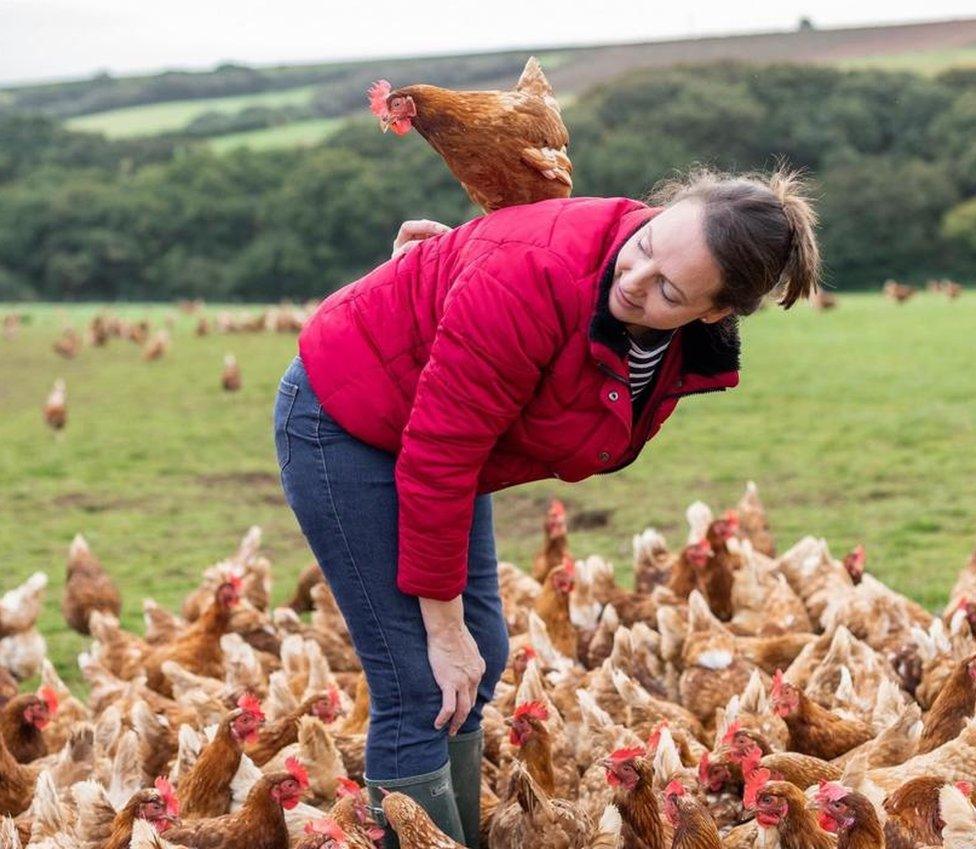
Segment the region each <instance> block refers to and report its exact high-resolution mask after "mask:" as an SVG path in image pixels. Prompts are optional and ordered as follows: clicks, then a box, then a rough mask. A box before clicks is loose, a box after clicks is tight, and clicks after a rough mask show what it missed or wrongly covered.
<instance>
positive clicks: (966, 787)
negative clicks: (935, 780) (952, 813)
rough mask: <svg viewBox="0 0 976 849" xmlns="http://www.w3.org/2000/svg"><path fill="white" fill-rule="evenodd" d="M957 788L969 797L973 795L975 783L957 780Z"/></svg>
mask: <svg viewBox="0 0 976 849" xmlns="http://www.w3.org/2000/svg"><path fill="white" fill-rule="evenodd" d="M956 790H958V791H959V792H960V793H962V795H963V796H965V797H966V798H967V799H968V798H969V797H970V796H972V795H973V785H972V783H971V782H969V781H957V782H956Z"/></svg>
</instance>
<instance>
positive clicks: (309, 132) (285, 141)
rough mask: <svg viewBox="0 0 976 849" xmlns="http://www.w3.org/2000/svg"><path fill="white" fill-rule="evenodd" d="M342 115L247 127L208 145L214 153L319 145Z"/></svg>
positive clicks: (339, 122)
mask: <svg viewBox="0 0 976 849" xmlns="http://www.w3.org/2000/svg"><path fill="white" fill-rule="evenodd" d="M345 120H346V119H345V118H317V119H314V120H310V121H293V122H292V123H290V124H281V125H280V126H278V127H267V128H265V129H263V130H248V131H246V132H242V133H228V134H227V135H226V136H217V137H215V138H212V139H210V140H209V141H208V142H207V144H208V145H209V146H210V149H211V150H213V151H215V152H216V153H226V152H227V151H229V150H234V149H235V148H238V147H248V148H250V149H251V150H270V149H271V148H279V147H305V146H308V145H313V144H318V143H319V142H321V141H324V140H325V139H327V138H328V137H329V136H331V135H332V134H333V133H334V132H335V131H336V130H338V129H339V128H340V127H341V126H342V124H343V123H344V122H345Z"/></svg>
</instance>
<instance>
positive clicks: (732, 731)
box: [722, 719, 742, 746]
mask: <svg viewBox="0 0 976 849" xmlns="http://www.w3.org/2000/svg"><path fill="white" fill-rule="evenodd" d="M741 730H742V723H741V722H739V720H738V719H737V720H736V721H735V722H733V723H732V724H731V725H730V726H729V727H728V730H726V732H725V736H724V737H723V738H722V744H723V745H725V746H729V745H731V744H732V743H733V742H734V741H735V735H736V734H738V733H739V732H740V731H741Z"/></svg>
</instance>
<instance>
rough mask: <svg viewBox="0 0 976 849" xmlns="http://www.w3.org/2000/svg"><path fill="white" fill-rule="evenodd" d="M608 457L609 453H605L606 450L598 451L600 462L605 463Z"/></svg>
mask: <svg viewBox="0 0 976 849" xmlns="http://www.w3.org/2000/svg"><path fill="white" fill-rule="evenodd" d="M609 459H610V454H609V453H607V452H606V451H601V452H600V462H601V463H606V462H607V460H609Z"/></svg>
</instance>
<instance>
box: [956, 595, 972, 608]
mask: <svg viewBox="0 0 976 849" xmlns="http://www.w3.org/2000/svg"><path fill="white" fill-rule="evenodd" d="M968 608H969V599H968V598H967V597H966V596H963V597H962V598H961V599H959V604H957V605H956V610H967V609H968Z"/></svg>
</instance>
